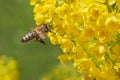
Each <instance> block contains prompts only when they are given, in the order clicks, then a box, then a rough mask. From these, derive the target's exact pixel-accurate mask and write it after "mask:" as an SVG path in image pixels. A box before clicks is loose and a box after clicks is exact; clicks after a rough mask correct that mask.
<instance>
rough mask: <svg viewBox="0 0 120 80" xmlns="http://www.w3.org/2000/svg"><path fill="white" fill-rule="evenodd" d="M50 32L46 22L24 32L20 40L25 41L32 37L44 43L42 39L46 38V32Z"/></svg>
mask: <svg viewBox="0 0 120 80" xmlns="http://www.w3.org/2000/svg"><path fill="white" fill-rule="evenodd" d="M48 32H51V30H50V28H49V26H48V25H46V24H42V25H39V26H37V27H36V28H35V29H34V30H33V31H31V32H29V33H28V34H26V35H25V36H24V37H23V38H22V39H21V42H23V43H26V42H28V41H30V40H32V39H35V40H36V41H37V42H40V43H42V44H45V42H44V41H43V39H45V38H46V33H48Z"/></svg>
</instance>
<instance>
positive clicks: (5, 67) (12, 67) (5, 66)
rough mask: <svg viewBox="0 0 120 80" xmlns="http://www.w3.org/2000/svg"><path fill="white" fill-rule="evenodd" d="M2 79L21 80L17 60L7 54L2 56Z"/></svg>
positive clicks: (0, 69)
mask: <svg viewBox="0 0 120 80" xmlns="http://www.w3.org/2000/svg"><path fill="white" fill-rule="evenodd" d="M0 80H19V72H18V66H17V62H16V61H15V60H14V59H12V58H9V57H7V56H6V55H2V56H0Z"/></svg>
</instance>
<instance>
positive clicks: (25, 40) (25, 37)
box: [21, 31, 37, 42]
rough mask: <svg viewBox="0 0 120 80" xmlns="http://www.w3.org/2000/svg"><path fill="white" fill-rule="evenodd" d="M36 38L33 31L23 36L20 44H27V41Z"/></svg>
mask: <svg viewBox="0 0 120 80" xmlns="http://www.w3.org/2000/svg"><path fill="white" fill-rule="evenodd" d="M36 36H37V33H36V32H35V31H32V32H29V33H28V34H27V35H25V36H24V37H23V38H22V39H21V42H28V41H30V40H32V39H34V38H35V37H36Z"/></svg>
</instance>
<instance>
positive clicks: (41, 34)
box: [38, 32, 46, 39]
mask: <svg viewBox="0 0 120 80" xmlns="http://www.w3.org/2000/svg"><path fill="white" fill-rule="evenodd" d="M38 36H39V37H40V38H41V39H45V37H46V33H44V32H41V33H39V34H38Z"/></svg>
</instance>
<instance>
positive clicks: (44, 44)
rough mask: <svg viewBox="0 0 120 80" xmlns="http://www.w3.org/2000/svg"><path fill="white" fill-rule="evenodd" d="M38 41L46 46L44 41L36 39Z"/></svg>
mask: <svg viewBox="0 0 120 80" xmlns="http://www.w3.org/2000/svg"><path fill="white" fill-rule="evenodd" d="M36 41H37V42H40V43H42V44H44V45H45V42H44V41H43V40H42V39H40V38H39V37H37V38H36Z"/></svg>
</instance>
